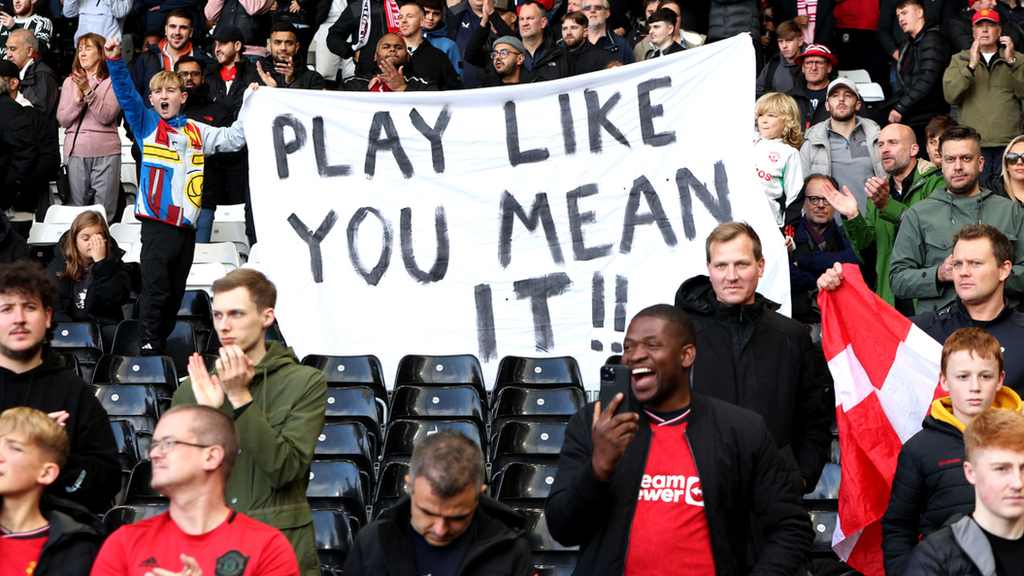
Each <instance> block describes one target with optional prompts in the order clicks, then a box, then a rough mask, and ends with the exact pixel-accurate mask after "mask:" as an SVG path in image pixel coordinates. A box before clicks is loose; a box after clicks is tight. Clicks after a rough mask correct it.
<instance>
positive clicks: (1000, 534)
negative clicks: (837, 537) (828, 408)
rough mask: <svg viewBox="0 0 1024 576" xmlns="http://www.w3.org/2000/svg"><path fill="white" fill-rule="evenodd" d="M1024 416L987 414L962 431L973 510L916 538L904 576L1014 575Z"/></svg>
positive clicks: (1023, 485) (1023, 503)
mask: <svg viewBox="0 0 1024 576" xmlns="http://www.w3.org/2000/svg"><path fill="white" fill-rule="evenodd" d="M1022 437H1024V416H1021V415H1020V414H1015V413H1013V412H1010V411H1008V410H989V411H988V412H986V413H985V414H982V415H981V416H979V417H978V419H977V420H976V421H975V423H974V424H972V425H971V426H969V427H968V428H967V430H966V431H965V432H964V444H965V446H966V457H967V461H966V462H964V463H963V471H962V472H961V474H963V475H965V476H966V478H967V482H970V484H972V485H973V486H974V490H973V492H974V499H973V500H974V507H973V512H972V513H971V514H970V515H968V516H960V515H957V516H955V517H953V518H950V520H949V521H948V522H947V523H946V525H945V526H944V527H943V528H942V529H940V530H937V531H936V532H934V533H933V534H931V535H930V536H928V537H927V538H924V539H923V540H921V543H920V544H918V545H917V547H915V548H914V551H913V553H912V554H911V555H910V560H909V561H908V562H907V565H906V571H905V572H904V574H929V575H934V576H947V575H948V576H961V575H963V576H968V575H969V576H975V575H977V576H981V575H983V574H1014V573H1016V572H1020V567H1021V565H1022V564H1024V558H1022V557H1024V554H1022V550H1024V541H1022V540H1021V538H1022V534H1024V482H1022V481H1021V475H1020V470H1021V468H1022V467H1024V446H1022V445H1021V438H1022Z"/></svg>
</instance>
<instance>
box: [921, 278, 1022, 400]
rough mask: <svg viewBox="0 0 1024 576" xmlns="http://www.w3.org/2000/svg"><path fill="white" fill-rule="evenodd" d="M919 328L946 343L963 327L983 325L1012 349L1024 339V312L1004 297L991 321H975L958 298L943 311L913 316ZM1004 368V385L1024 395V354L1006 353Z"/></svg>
mask: <svg viewBox="0 0 1024 576" xmlns="http://www.w3.org/2000/svg"><path fill="white" fill-rule="evenodd" d="M910 321H911V322H913V323H914V324H917V327H918V328H920V329H921V330H924V332H925V334H928V335H929V336H931V337H932V338H934V339H935V341H936V342H945V341H946V338H949V335H950V334H952V333H953V332H956V331H957V330H959V329H961V328H970V327H972V326H973V327H977V328H984V329H985V330H988V332H989V333H990V334H992V335H993V336H995V337H996V340H998V341H999V342H1000V343H1002V345H1003V347H1005V348H1007V349H1011V346H1014V345H1016V344H1017V343H1018V342H1024V314H1021V313H1020V312H1018V311H1016V310H1014V309H1013V308H1011V307H1010V301H1009V300H1007V299H1006V298H1003V310H1002V312H1000V313H999V315H997V316H996V317H995V318H993V319H992V320H989V321H988V322H982V321H980V320H979V321H975V320H973V319H971V315H970V314H968V313H967V310H966V309H965V308H964V303H963V301H962V300H960V298H959V297H957V299H956V304H954V305H953V306H951V307H950V308H949V309H947V310H946V311H944V312H941V313H936V312H934V311H931V310H929V311H928V312H925V313H924V314H919V315H917V316H914V317H912V318H911V319H910ZM1003 361H1004V363H1003V370H1004V371H1005V372H1006V380H1005V381H1004V382H1003V385H1004V386H1008V387H1010V388H1012V389H1013V391H1014V392H1016V393H1017V395H1018V396H1020V395H1021V394H1024V355H1022V354H1006V355H1004V356H1003Z"/></svg>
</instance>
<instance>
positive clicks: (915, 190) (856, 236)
mask: <svg viewBox="0 0 1024 576" xmlns="http://www.w3.org/2000/svg"><path fill="white" fill-rule="evenodd" d="M912 182H913V184H911V185H910V189H909V190H907V191H905V192H904V193H903V201H899V200H896V199H895V198H890V199H889V203H888V204H886V205H885V210H882V211H879V210H878V209H877V208H875V205H874V204H873V203H871V202H868V213H867V215H866V216H865V215H860V214H858V215H857V217H856V218H853V219H850V220H847V219H845V218H844V219H843V229H845V230H846V235H847V236H848V237H849V238H850V243H851V244H853V247H854V249H855V250H857V253H858V254H859V255H860V257H861V261H866V260H865V257H864V254H865V252H870V251H872V250H871V249H872V248H873V251H874V252H875V273H876V275H877V277H878V280H877V282H876V284H875V293H876V294H878V296H879V297H880V298H882V299H883V300H885V301H886V302H888V303H889V305H890V306H895V305H896V298H895V297H893V295H892V289H890V288H889V260H890V257H891V256H892V245H893V243H894V242H895V241H896V231H897V230H898V229H899V226H900V220H901V219H902V218H903V214H904V213H905V212H906V211H907V209H908V208H910V207H911V206H913V205H914V204H916V203H918V202H920V201H921V200H924V199H925V198H927V197H929V196H931V194H932V192H934V191H935V190H936V189H939V188H944V187H945V186H946V180H945V178H943V177H942V171H941V170H939V168H938V167H937V166H935V165H934V164H932V163H931V162H929V161H927V160H920V159H919V160H918V161H917V166H916V167H915V168H914V173H913V179H912Z"/></svg>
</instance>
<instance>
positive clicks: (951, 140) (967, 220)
mask: <svg viewBox="0 0 1024 576" xmlns="http://www.w3.org/2000/svg"><path fill="white" fill-rule="evenodd" d="M939 153H940V154H942V175H943V177H945V179H946V189H945V190H937V191H936V192H934V193H933V194H932V195H931V196H930V197H929V198H926V199H924V200H922V201H920V202H918V203H917V204H915V205H914V206H912V207H910V209H909V210H907V211H906V212H905V213H904V214H903V221H902V223H901V224H900V230H899V233H898V234H897V235H896V243H895V245H894V246H893V249H892V270H891V272H890V274H889V283H890V285H891V286H892V292H893V294H894V295H895V296H896V297H897V298H906V299H911V298H916V299H917V311H918V313H924V312H927V311H934V312H941V311H942V310H945V309H946V308H948V307H950V306H952V305H953V304H954V303H955V302H956V290H955V289H954V286H953V280H954V278H955V276H954V268H953V255H952V253H951V252H952V250H953V237H954V235H955V234H956V233H957V232H959V231H960V229H961V228H963V227H964V226H965V225H967V224H988V225H990V226H994V227H995V228H996V229H997V230H999V231H1000V232H1002V233H1003V234H1006V235H1007V236H1008V237H1009V238H1012V239H1014V246H1013V264H1014V266H1013V269H1012V272H1011V274H1010V277H1009V278H1008V279H1007V280H1006V294H1007V295H1008V296H1009V298H1010V299H1011V304H1013V305H1016V299H1018V298H1019V297H1020V295H1021V293H1022V292H1024V244H1022V243H1021V242H1020V239H1021V238H1024V208H1021V207H1020V206H1019V205H1018V204H1017V203H1016V202H1014V201H1013V200H1010V199H1008V198H1003V197H1002V196H998V195H996V194H995V193H993V192H992V191H991V190H986V189H983V188H981V187H979V186H978V174H980V173H981V168H982V165H983V164H984V163H985V159H984V158H982V156H981V135H979V134H978V131H977V130H975V129H974V128H971V127H970V126H957V127H954V128H950V129H949V130H947V131H946V132H945V133H944V134H943V135H942V137H940V138H939ZM837 209H838V206H837Z"/></svg>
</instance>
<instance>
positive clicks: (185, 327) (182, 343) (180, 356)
mask: <svg viewBox="0 0 1024 576" xmlns="http://www.w3.org/2000/svg"><path fill="white" fill-rule="evenodd" d="M198 351H199V348H198V347H197V345H196V335H195V330H193V329H192V324H190V323H188V322H185V321H180V320H179V321H178V322H175V324H174V331H173V332H171V335H170V336H168V337H167V345H166V347H165V348H164V353H165V354H167V355H168V356H170V357H171V359H172V360H174V369H175V370H176V371H177V373H178V374H184V373H186V372H187V371H188V358H189V356H191V355H192V354H193V353H195V352H198ZM110 352H111V353H112V354H115V355H117V356H140V355H141V354H140V353H139V352H140V343H139V321H138V320H122V321H121V323H120V324H118V325H117V331H116V332H115V333H114V343H113V344H112V345H111V347H110Z"/></svg>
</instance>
